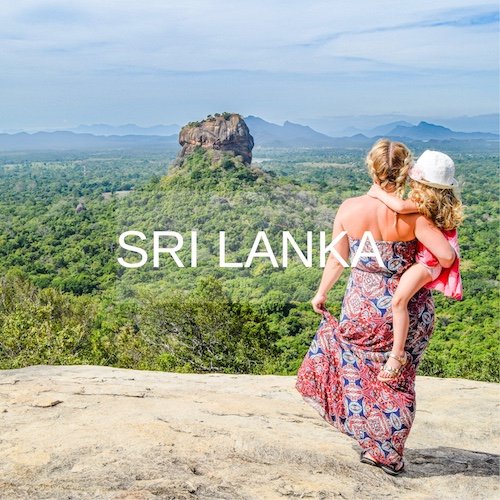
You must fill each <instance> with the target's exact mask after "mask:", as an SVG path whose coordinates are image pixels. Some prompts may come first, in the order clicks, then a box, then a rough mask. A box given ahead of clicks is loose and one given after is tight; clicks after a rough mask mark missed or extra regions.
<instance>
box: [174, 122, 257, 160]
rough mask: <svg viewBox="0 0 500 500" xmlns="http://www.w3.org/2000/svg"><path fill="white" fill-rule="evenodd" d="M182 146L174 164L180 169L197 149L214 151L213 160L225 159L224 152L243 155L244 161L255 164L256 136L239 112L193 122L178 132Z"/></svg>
mask: <svg viewBox="0 0 500 500" xmlns="http://www.w3.org/2000/svg"><path fill="white" fill-rule="evenodd" d="M179 144H180V145H181V146H182V149H181V151H180V152H179V154H178V155H177V158H176V160H175V162H174V165H173V166H174V168H175V167H180V166H182V164H183V163H184V159H185V158H186V157H188V156H189V155H190V154H191V153H192V152H193V151H194V150H195V149H196V147H198V146H201V147H202V148H205V149H211V150H213V156H212V161H217V160H219V159H221V158H222V156H223V154H224V153H228V154H230V155H234V156H240V157H241V159H242V162H243V163H245V164H247V165H250V164H251V163H252V148H253V146H254V142H253V137H252V136H251V135H250V131H249V130H248V127H247V124H246V123H245V121H244V120H243V118H242V116H241V115H239V114H237V113H222V114H219V113H216V114H215V115H214V116H212V115H208V117H207V118H206V119H205V120H203V121H201V122H190V123H188V124H187V125H185V126H184V127H182V129H181V131H180V132H179Z"/></svg>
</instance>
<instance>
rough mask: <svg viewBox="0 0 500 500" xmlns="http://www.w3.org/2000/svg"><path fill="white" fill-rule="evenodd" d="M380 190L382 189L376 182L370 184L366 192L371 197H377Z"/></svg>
mask: <svg viewBox="0 0 500 500" xmlns="http://www.w3.org/2000/svg"><path fill="white" fill-rule="evenodd" d="M381 191H383V189H382V188H381V187H380V186H379V185H378V184H372V185H371V187H370V189H369V190H368V193H366V194H367V195H368V196H371V197H372V198H378V197H379V195H380V192H381Z"/></svg>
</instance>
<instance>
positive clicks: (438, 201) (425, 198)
mask: <svg viewBox="0 0 500 500" xmlns="http://www.w3.org/2000/svg"><path fill="white" fill-rule="evenodd" d="M410 188H411V191H410V192H409V193H408V198H409V199H410V200H412V201H413V202H414V203H415V204H416V205H417V208H418V211H419V212H420V213H421V214H422V215H424V216H425V217H428V218H429V219H431V220H432V222H434V224H435V225H436V227H438V228H439V229H444V230H450V229H455V228H456V227H458V226H459V225H460V224H461V223H462V221H463V219H464V215H463V205H462V202H461V201H460V198H459V196H458V194H457V192H456V191H455V190H454V189H453V188H450V189H439V188H435V187H431V186H427V185H425V184H422V183H421V182H418V181H415V180H413V179H412V180H410Z"/></svg>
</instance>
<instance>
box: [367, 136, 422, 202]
mask: <svg viewBox="0 0 500 500" xmlns="http://www.w3.org/2000/svg"><path fill="white" fill-rule="evenodd" d="M412 162H413V160H412V155H411V152H410V150H409V149H408V148H407V147H406V146H405V145H404V144H403V143H401V142H392V141H390V140H389V139H379V140H378V141H377V142H376V143H375V144H374V145H373V147H372V148H371V150H370V152H369V153H368V155H367V157H366V165H367V166H368V172H369V173H370V176H371V178H372V179H373V181H374V182H375V183H376V184H378V185H379V186H380V187H382V188H383V189H386V190H389V191H393V192H394V194H395V195H396V196H398V197H399V198H403V196H404V192H405V183H406V178H407V176H408V170H409V169H410V166H411V164H412ZM387 188H389V189H387Z"/></svg>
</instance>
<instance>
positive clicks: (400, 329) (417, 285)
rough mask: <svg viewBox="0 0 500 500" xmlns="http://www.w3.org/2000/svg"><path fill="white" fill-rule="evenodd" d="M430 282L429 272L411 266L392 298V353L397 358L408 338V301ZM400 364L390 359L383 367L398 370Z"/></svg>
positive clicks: (401, 353)
mask: <svg viewBox="0 0 500 500" xmlns="http://www.w3.org/2000/svg"><path fill="white" fill-rule="evenodd" d="M431 280H432V278H431V274H430V272H429V270H428V269H427V268H426V267H425V266H423V265H421V264H413V266H411V267H410V268H409V269H407V270H406V271H405V272H404V273H403V275H402V276H401V279H400V280H399V284H398V287H397V289H396V291H395V292H394V295H393V297H392V316H393V330H394V341H393V345H392V353H393V354H395V355H397V356H403V355H404V350H405V344H406V338H407V337H408V326H409V323H410V316H409V314H408V302H409V301H410V299H411V298H412V297H413V296H414V295H415V294H416V293H417V292H418V291H419V290H420V289H421V288H422V287H423V286H424V285H425V284H426V283H428V282H430V281H431ZM400 365H401V363H400V362H399V361H398V360H397V359H394V358H392V357H390V358H389V359H388V360H387V362H386V364H385V366H387V367H389V368H398V367H399V366H400Z"/></svg>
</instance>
